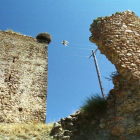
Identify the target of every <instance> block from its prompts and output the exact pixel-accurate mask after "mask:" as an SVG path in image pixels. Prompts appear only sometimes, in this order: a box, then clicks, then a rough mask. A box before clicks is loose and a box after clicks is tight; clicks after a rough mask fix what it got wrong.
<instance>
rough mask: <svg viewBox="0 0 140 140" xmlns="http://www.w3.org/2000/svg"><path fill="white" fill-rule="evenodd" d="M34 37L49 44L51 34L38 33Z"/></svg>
mask: <svg viewBox="0 0 140 140" xmlns="http://www.w3.org/2000/svg"><path fill="white" fill-rule="evenodd" d="M36 39H37V41H38V42H45V43H47V44H49V43H50V42H51V39H52V38H51V35H50V34H48V33H46V32H45V33H40V34H38V35H37V36H36Z"/></svg>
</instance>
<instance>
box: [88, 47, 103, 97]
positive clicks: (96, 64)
mask: <svg viewBox="0 0 140 140" xmlns="http://www.w3.org/2000/svg"><path fill="white" fill-rule="evenodd" d="M96 51H97V49H96V50H95V51H94V50H92V55H91V56H93V58H94V63H95V67H96V71H97V75H98V80H99V84H100V88H101V92H102V97H103V99H105V91H104V88H103V83H102V79H101V75H100V71H99V67H98V63H97V59H96V55H95V52H96ZM91 56H90V57H91ZM90 57H89V58H90Z"/></svg>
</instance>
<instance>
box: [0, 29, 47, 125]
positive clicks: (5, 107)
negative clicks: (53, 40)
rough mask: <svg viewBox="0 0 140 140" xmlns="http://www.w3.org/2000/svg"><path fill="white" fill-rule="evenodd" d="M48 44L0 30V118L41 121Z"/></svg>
mask: <svg viewBox="0 0 140 140" xmlns="http://www.w3.org/2000/svg"><path fill="white" fill-rule="evenodd" d="M47 48H48V44H47V43H46V42H42V43H40V42H38V40H37V39H35V38H33V37H30V36H25V35H20V34H17V33H11V32H5V31H0V122H6V123H19V122H34V121H36V122H45V120H46V101H47V71H48V54H47V51H48V49H47Z"/></svg>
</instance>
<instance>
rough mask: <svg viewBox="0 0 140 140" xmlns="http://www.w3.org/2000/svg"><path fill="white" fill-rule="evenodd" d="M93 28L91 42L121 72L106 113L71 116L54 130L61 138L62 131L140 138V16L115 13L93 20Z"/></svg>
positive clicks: (116, 139) (76, 137)
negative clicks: (86, 117) (97, 115)
mask: <svg viewBox="0 0 140 140" xmlns="http://www.w3.org/2000/svg"><path fill="white" fill-rule="evenodd" d="M90 31H91V33H92V35H91V37H90V41H91V42H93V43H96V45H97V46H98V49H99V50H100V52H101V53H102V54H104V55H105V56H106V57H107V58H108V59H109V61H111V62H112V64H114V65H115V67H116V69H117V72H118V74H117V75H115V76H114V77H113V83H114V89H112V90H111V91H110V93H109V97H108V98H107V102H108V111H107V114H103V116H102V117H97V119H95V118H93V120H91V121H88V120H84V117H83V116H82V114H81V113H78V115H77V114H76V117H75V116H74V117H73V115H70V117H69V118H65V119H61V120H60V121H59V122H58V123H59V124H60V125H56V124H55V125H54V129H53V130H52V133H54V137H56V138H58V136H59V135H57V131H58V132H61V133H60V134H61V135H62V136H61V137H60V138H62V139H65V140H68V139H71V140H93V139H94V140H140V19H139V18H138V17H137V16H136V15H135V13H134V12H131V11H129V10H128V11H125V12H122V13H120V12H116V13H115V14H112V15H111V16H107V17H100V18H97V19H96V20H94V21H93V23H92V24H91V27H90ZM91 111H92V110H91ZM60 128H63V129H64V130H65V131H60V130H61V129H60ZM55 130H57V131H55ZM74 130H77V132H76V134H75V131H74ZM63 132H64V133H63ZM68 132H69V135H67V134H68ZM66 133H67V134H66ZM66 136H67V137H66ZM64 137H65V138H64Z"/></svg>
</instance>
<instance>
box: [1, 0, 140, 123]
mask: <svg viewBox="0 0 140 140" xmlns="http://www.w3.org/2000/svg"><path fill="white" fill-rule="evenodd" d="M0 2H1V4H0V30H6V29H7V28H10V29H12V30H14V31H17V32H21V33H22V34H25V35H29V36H33V37H36V35H37V34H38V33H40V32H48V33H50V34H51V36H52V42H51V44H50V45H49V47H48V101H47V123H49V122H52V121H57V120H59V119H60V118H62V117H66V116H68V115H70V114H71V113H73V112H74V111H76V110H78V109H79V107H80V106H81V105H82V102H83V101H84V100H85V98H86V97H88V96H90V95H91V94H94V93H100V87H99V82H98V79H97V74H96V70H95V65H94V62H93V59H92V58H91V59H88V57H84V56H90V55H91V50H90V49H96V46H95V45H94V44H93V43H90V42H89V36H90V34H91V33H90V31H89V28H90V24H91V23H92V22H93V20H94V19H96V18H97V17H102V16H108V15H111V14H113V13H115V12H117V11H120V12H122V11H126V10H128V9H129V10H131V11H134V12H135V13H136V15H138V16H140V8H139V5H140V1H139V0H0ZM63 40H68V41H69V45H68V47H65V46H63V45H62V43H61V42H62V41H63ZM90 45H92V46H90ZM81 48H86V49H81ZM87 49H89V50H87ZM97 59H98V62H99V67H100V73H101V75H102V80H103V84H104V88H105V91H106V93H108V92H109V90H110V89H112V88H113V84H112V82H109V81H108V80H107V79H105V78H104V77H109V75H110V74H111V72H113V71H115V68H114V66H113V65H112V64H111V63H110V62H109V61H108V60H107V59H106V57H105V56H104V55H102V54H100V52H99V51H98V52H97Z"/></svg>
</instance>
